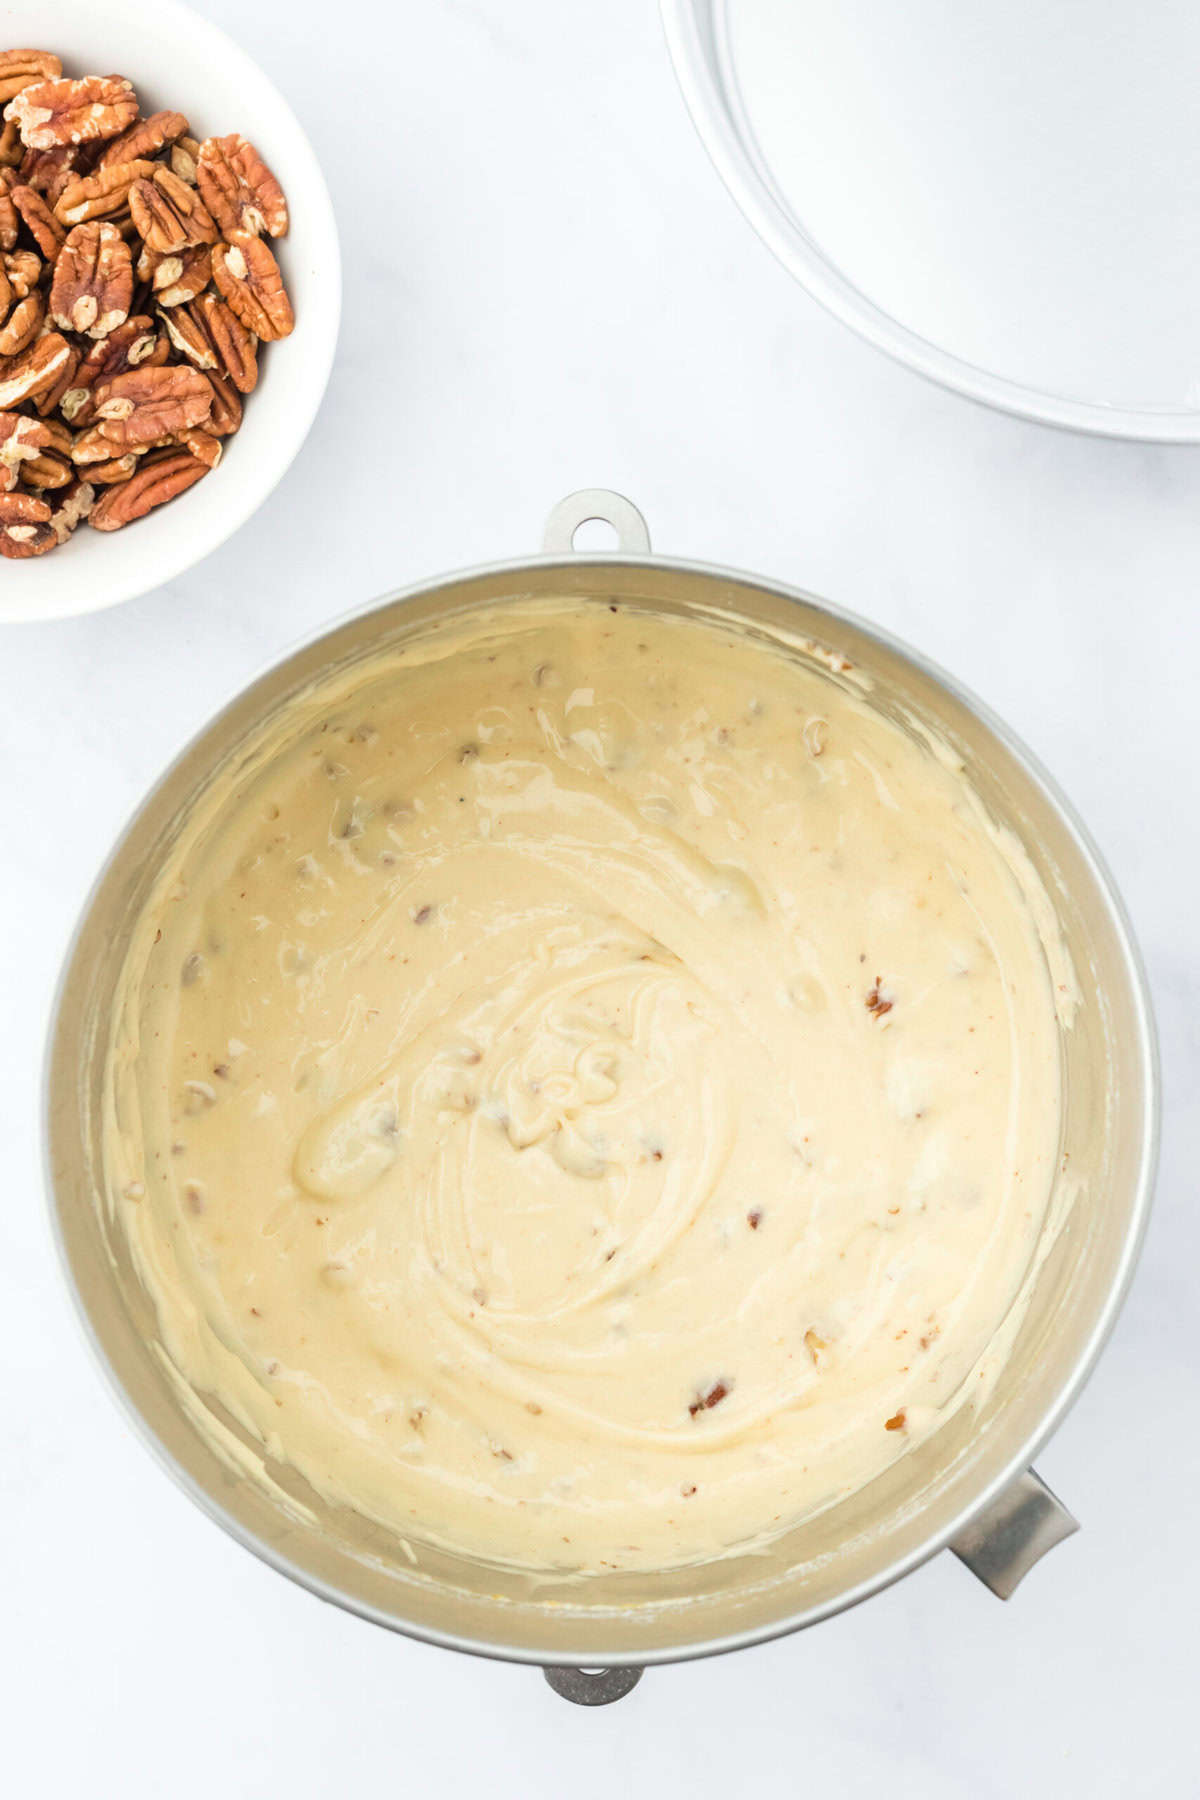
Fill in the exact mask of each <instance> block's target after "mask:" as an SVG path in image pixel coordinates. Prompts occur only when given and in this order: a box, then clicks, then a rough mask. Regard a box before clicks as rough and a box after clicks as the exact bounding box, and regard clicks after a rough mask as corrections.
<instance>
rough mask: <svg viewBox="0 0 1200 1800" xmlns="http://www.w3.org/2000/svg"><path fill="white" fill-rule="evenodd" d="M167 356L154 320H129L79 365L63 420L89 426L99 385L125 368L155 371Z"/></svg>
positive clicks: (139, 316)
mask: <svg viewBox="0 0 1200 1800" xmlns="http://www.w3.org/2000/svg"><path fill="white" fill-rule="evenodd" d="M166 353H167V345H166V342H165V340H162V339H160V338H159V336H158V334H157V332H156V331H155V329H154V322H153V320H152V319H148V318H147V317H146V316H145V314H144V313H138V314H136V315H135V316H134V317H132V318H129V319H126V321H125V323H124V324H123V325H118V326H117V328H116V330H115V331H112V332H110V333H109V335H108V336H107V337H106V338H100V339H98V340H97V342H96V343H94V344H93V345H92V346H91V348H90V349H89V350H88V353H87V355H86V356H85V357H84V358H83V359H82V361H81V362H80V364H79V367H78V369H77V370H76V372H75V378H74V380H73V381H72V383H71V385H70V387H69V388H68V389H67V391H66V393H65V394H64V395H63V417H64V418H65V419H66V420H67V423H68V424H70V425H87V424H89V423H90V420H91V409H90V407H89V406H88V402H89V401H90V399H91V395H92V392H93V391H94V389H95V387H96V386H97V384H98V383H99V382H101V381H109V380H111V378H112V377H113V376H114V375H123V374H124V373H125V371H126V369H138V368H143V367H145V366H147V365H148V366H149V367H151V368H153V367H155V366H156V365H157V364H158V363H161V362H164V361H165V360H166Z"/></svg>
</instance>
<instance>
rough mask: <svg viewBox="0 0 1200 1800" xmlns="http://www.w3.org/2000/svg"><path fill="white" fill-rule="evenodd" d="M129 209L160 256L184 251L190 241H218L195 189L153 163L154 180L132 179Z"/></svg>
mask: <svg viewBox="0 0 1200 1800" xmlns="http://www.w3.org/2000/svg"><path fill="white" fill-rule="evenodd" d="M129 210H130V212H131V213H132V214H133V222H134V224H135V225H136V226H137V229H138V235H139V236H140V237H141V238H142V239H143V241H144V242H145V244H146V247H147V249H150V250H157V251H158V252H159V254H160V255H162V256H170V255H172V254H173V253H174V252H175V251H178V250H186V249H187V247H188V245H189V244H215V243H216V241H217V236H218V233H217V228H216V226H215V225H214V224H213V222H212V219H211V218H210V217H209V212H208V208H207V207H206V206H205V204H204V202H203V200H201V198H200V196H199V194H198V193H197V192H196V190H195V188H190V187H189V186H188V184H187V182H186V181H181V180H180V179H179V177H178V175H172V173H171V171H170V169H165V168H163V167H162V165H161V164H158V165H156V167H155V170H154V178H153V180H150V181H146V180H141V181H135V182H134V184H133V186H132V187H131V188H130V190H129Z"/></svg>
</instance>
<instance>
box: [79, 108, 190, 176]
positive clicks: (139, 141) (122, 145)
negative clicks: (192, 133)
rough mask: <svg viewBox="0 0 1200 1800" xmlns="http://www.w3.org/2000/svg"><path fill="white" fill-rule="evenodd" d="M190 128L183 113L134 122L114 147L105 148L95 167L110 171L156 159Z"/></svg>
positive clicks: (160, 115) (115, 141)
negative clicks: (112, 167)
mask: <svg viewBox="0 0 1200 1800" xmlns="http://www.w3.org/2000/svg"><path fill="white" fill-rule="evenodd" d="M187 128H188V122H187V120H186V119H185V118H184V116H183V114H182V113H180V112H156V113H151V114H150V117H149V118H148V119H137V120H135V122H134V123H133V124H132V125H131V126H130V127H129V129H128V131H123V132H122V133H121V135H120V137H117V138H114V139H113V141H112V143H111V144H105V146H104V149H103V151H102V152H101V154H100V160H99V161H98V162H97V164H96V167H97V168H98V169H107V168H110V167H111V166H112V165H113V164H114V163H127V162H136V161H137V160H138V159H139V158H140V157H143V156H146V157H149V156H157V155H158V153H159V151H160V150H163V149H165V148H166V146H167V145H168V144H173V143H174V142H175V141H176V139H177V138H181V137H182V136H183V135H184V133H185V132H186V130H187Z"/></svg>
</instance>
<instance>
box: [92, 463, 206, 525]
mask: <svg viewBox="0 0 1200 1800" xmlns="http://www.w3.org/2000/svg"><path fill="white" fill-rule="evenodd" d="M207 474H208V470H207V468H206V467H205V465H204V464H203V463H202V462H199V461H198V460H197V459H196V457H194V456H192V455H191V454H190V453H189V452H188V451H187V450H166V451H164V452H163V453H162V454H161V455H158V456H152V457H147V458H146V460H145V461H144V462H143V463H142V466H141V467H140V468H139V469H138V470H137V472H136V473H135V474H134V475H132V476H131V477H130V479H129V480H128V481H123V482H121V484H120V486H119V487H110V488H109V489H108V490H107V492H106V493H103V494H101V496H100V498H99V500H97V502H96V504H95V505H94V506H93V508H92V512H91V519H90V523H91V524H92V525H94V526H95V528H96V530H97V531H119V530H120V529H121V527H122V525H130V524H132V522H133V521H134V519H142V518H145V516H146V514H147V513H148V512H152V511H153V509H154V508H155V507H156V506H162V505H164V504H165V503H166V501H168V500H173V499H174V498H175V496H176V494H182V493H183V492H184V490H185V489H186V488H190V487H193V486H194V485H195V483H196V482H197V481H199V480H200V479H201V478H202V477H203V476H205V475H207Z"/></svg>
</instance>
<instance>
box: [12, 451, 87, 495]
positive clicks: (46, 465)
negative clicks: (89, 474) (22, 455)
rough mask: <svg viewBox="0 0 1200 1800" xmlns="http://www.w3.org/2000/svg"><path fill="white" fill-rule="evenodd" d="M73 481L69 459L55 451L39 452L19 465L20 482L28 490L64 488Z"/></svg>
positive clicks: (73, 476)
mask: <svg viewBox="0 0 1200 1800" xmlns="http://www.w3.org/2000/svg"><path fill="white" fill-rule="evenodd" d="M74 479H75V469H74V466H73V464H72V462H71V459H70V457H69V456H60V455H59V454H58V452H57V450H41V451H39V452H38V454H37V455H36V456H31V457H30V458H29V461H28V462H26V463H22V465H21V480H22V481H23V482H24V483H25V486H26V487H28V488H38V489H39V490H43V491H44V490H46V489H48V488H64V487H66V486H68V484H69V483H70V482H72V481H74Z"/></svg>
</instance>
